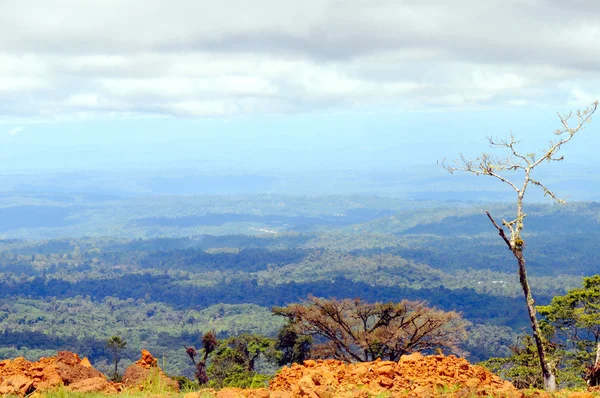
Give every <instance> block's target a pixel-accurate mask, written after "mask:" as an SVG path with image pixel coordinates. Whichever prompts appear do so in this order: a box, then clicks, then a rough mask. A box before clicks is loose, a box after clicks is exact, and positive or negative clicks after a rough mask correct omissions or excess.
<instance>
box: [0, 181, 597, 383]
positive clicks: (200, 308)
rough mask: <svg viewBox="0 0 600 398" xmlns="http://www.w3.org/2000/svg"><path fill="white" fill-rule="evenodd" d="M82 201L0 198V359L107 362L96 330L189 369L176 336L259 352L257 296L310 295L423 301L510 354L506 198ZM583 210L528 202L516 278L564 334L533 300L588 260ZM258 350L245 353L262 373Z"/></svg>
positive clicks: (260, 303)
mask: <svg viewBox="0 0 600 398" xmlns="http://www.w3.org/2000/svg"><path fill="white" fill-rule="evenodd" d="M94 199H95V200H92V199H91V198H90V197H89V195H88V196H86V195H78V194H60V195H59V194H56V195H50V194H44V195H39V194H33V193H29V194H25V193H23V194H17V193H15V194H5V195H4V196H2V197H0V220H1V221H0V237H1V238H2V239H1V240H0V359H3V358H13V357H16V356H25V357H26V358H28V359H37V358H39V357H40V356H49V355H53V354H54V353H55V352H56V351H57V350H71V351H74V352H77V353H78V354H79V355H81V356H88V357H89V359H90V361H91V362H92V363H93V364H94V366H95V367H97V368H98V369H100V370H101V371H103V372H105V373H106V374H109V373H110V372H111V367H112V366H113V365H112V360H113V357H112V355H111V352H110V350H109V349H108V348H107V345H106V342H107V340H108V339H109V338H111V336H119V337H121V338H122V339H123V340H124V341H126V343H127V344H126V345H125V346H124V348H123V352H122V358H123V359H122V360H121V361H120V363H119V368H124V367H125V366H127V365H128V364H129V363H131V362H132V361H135V360H136V359H137V358H138V357H139V351H140V350H141V349H142V348H146V349H148V350H150V351H151V352H152V353H153V354H154V355H155V356H157V358H160V360H161V366H164V368H165V369H166V371H167V372H168V373H169V374H172V375H184V376H186V377H190V378H193V376H194V372H195V368H194V365H193V363H192V361H190V357H189V353H186V350H185V349H184V348H183V346H188V347H196V348H197V349H200V347H202V344H203V341H202V340H203V337H204V336H206V334H207V333H209V332H211V331H214V332H215V335H216V338H217V339H218V340H219V341H220V342H224V343H223V344H234V345H235V344H237V342H235V341H234V342H232V341H230V340H227V339H230V338H235V337H236V336H263V337H265V338H270V339H272V340H269V341H271V342H270V343H269V342H267V343H265V342H264V341H263V342H261V343H260V344H259V343H257V342H254V343H253V344H255V345H254V346H259V347H262V348H261V350H260V352H261V353H263V354H265V356H264V358H263V359H265V358H267V356H268V355H267V354H266V353H268V352H270V351H269V350H271V348H273V347H275V346H274V345H273V344H275V343H274V341H276V339H277V336H278V334H280V333H281V330H282V328H283V327H284V326H285V319H284V318H283V317H281V316H276V315H275V314H273V312H272V309H273V307H281V306H286V305H290V304H293V303H301V302H306V300H308V299H309V297H312V296H314V297H321V298H329V299H334V298H335V299H346V298H348V299H355V298H360V299H361V300H363V301H365V302H370V303H376V302H384V303H386V302H401V301H402V300H413V301H423V302H425V303H426V304H427V305H428V306H429V307H433V308H436V309H439V310H443V311H456V312H458V313H459V314H460V315H461V317H462V319H464V320H465V321H466V323H465V330H466V333H467V335H466V336H467V337H466V338H465V339H463V340H462V341H461V342H460V344H459V346H460V347H459V348H460V350H461V352H462V353H464V355H466V356H467V358H468V359H469V360H470V361H472V362H480V361H488V360H490V358H495V359H494V360H493V361H495V362H493V363H490V366H492V367H493V366H496V369H497V370H498V371H499V372H500V371H501V370H502V369H503V367H504V368H505V367H506V362H502V360H501V359H499V358H508V359H505V361H509V360H511V361H514V360H515V352H517V354H518V355H521V356H523V355H525V354H523V353H524V352H526V349H527V344H528V341H527V337H526V333H527V331H528V321H527V315H526V311H525V306H524V305H523V297H522V292H521V290H520V285H519V282H518V277H517V273H516V268H515V267H516V264H515V263H514V261H513V260H514V259H513V258H512V257H511V253H510V251H508V250H507V249H506V246H504V243H503V242H502V240H501V239H500V238H499V237H498V235H497V231H495V229H494V227H493V226H492V225H491V224H490V222H489V220H488V219H487V217H486V216H485V211H486V210H489V211H490V212H493V213H494V214H495V215H496V216H497V217H498V218H502V217H503V216H504V215H506V214H508V212H509V211H510V206H509V205H508V204H505V203H463V202H431V201H412V202H411V201H406V200H405V199H394V198H381V197H367V196H321V197H287V196H274V195H261V196H244V197H225V196H222V197H214V196H194V195H189V196H158V197H131V198H114V197H98V198H94ZM599 223H600V203H597V202H575V203H570V204H567V205H560V206H559V205H545V204H529V205H528V218H527V225H526V228H525V230H524V236H525V238H526V242H527V247H526V248H525V251H526V254H527V258H528V270H529V274H530V283H531V286H532V290H533V294H534V296H535V299H536V305H538V306H546V307H543V308H545V312H544V311H542V313H543V314H544V316H545V318H544V319H547V324H548V330H549V332H548V333H552V336H556V339H557V340H556V341H559V342H562V343H564V344H567V342H568V341H570V340H569V339H568V337H566V336H567V335H566V334H565V333H566V331H565V330H563V329H561V327H559V326H560V325H558V324H556V322H558V321H557V318H556V316H555V314H554V315H553V312H552V311H551V310H550V309H549V307H548V306H551V303H554V302H553V301H552V300H553V298H555V297H557V296H562V295H565V294H566V293H567V292H568V291H571V290H573V289H577V288H581V286H582V283H583V281H584V280H583V278H584V277H587V276H592V275H595V274H599V273H600V263H599V262H598V261H597V258H599V257H600V248H599V247H598V245H597V242H598V241H599V238H600V225H599ZM540 308H542V307H540ZM553 317H554V318H553ZM553 322H554V323H553ZM555 324H556V325H555ZM552 325H555V326H552ZM280 337H281V336H280ZM248 338H249V337H248ZM257 341H258V340H257ZM261 341H262V340H261ZM529 343H530V342H529ZM261 344H262V345H261ZM565 347H566V346H565ZM273 349H274V348H273ZM565 349H566V348H565ZM582 349H584V351H585V350H587V351H586V352H591V350H592V348H590V347H584V348H582ZM220 350H221V351H219V349H217V351H215V352H227V350H226V349H225V348H223V347H221V348H220ZM519 350H521V351H519ZM213 355H216V354H214V353H213ZM223 355H224V354H223ZM270 355H271V356H272V358H271V359H273V358H274V359H273V360H274V361H275V362H274V363H279V362H277V361H278V360H279V359H280V358H279V359H278V358H276V357H277V355H275V354H273V353H272V352H271V354H270ZM573 355H574V354H573ZM525 356H526V355H525ZM261 358H262V357H261ZM222 359H223V357H222V356H218V355H217V356H215V361H217V360H222ZM522 359H523V358H522ZM208 360H209V363H210V361H211V359H210V357H209V359H208ZM586 360H589V358H588V359H586ZM265 361H266V359H265ZM265 361H263V362H264V363H260V364H259V365H257V366H258V367H259V368H260V367H261V366H262V368H261V369H266V370H265V371H273V369H274V368H273V367H274V366H275V365H273V364H269V363H267V362H268V361H266V362H265ZM523 361H526V358H525V359H523ZM259 362H260V361H259ZM253 366H254V365H253ZM569 377H571V376H569ZM564 380H567V378H566V376H565V378H564ZM569 380H571V379H569Z"/></svg>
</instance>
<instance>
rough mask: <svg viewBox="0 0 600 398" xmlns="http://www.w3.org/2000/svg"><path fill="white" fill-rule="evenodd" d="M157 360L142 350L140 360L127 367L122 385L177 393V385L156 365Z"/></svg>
mask: <svg viewBox="0 0 600 398" xmlns="http://www.w3.org/2000/svg"><path fill="white" fill-rule="evenodd" d="M157 362H158V361H157V360H156V358H154V357H153V356H152V354H150V352H148V351H147V350H142V356H141V358H140V359H139V360H138V361H137V362H136V363H134V364H133V365H131V366H129V367H128V368H127V369H126V370H125V373H124V374H123V384H124V385H125V386H126V387H133V388H137V389H140V390H143V389H144V388H150V387H161V389H163V388H166V389H168V390H172V391H179V383H177V381H175V380H173V379H171V378H170V377H168V376H167V375H166V374H165V373H164V372H163V371H162V370H161V369H160V368H159V367H158V365H157Z"/></svg>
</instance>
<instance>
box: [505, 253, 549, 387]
mask: <svg viewBox="0 0 600 398" xmlns="http://www.w3.org/2000/svg"><path fill="white" fill-rule="evenodd" d="M513 253H514V255H515V257H516V258H517V261H518V262H519V282H521V287H522V288H523V294H524V295H525V302H526V304H527V313H528V314H529V322H530V323H531V330H532V331H533V339H534V341H535V345H536V347H537V351H538V356H539V358H540V366H541V368H542V376H543V377H544V389H545V390H546V391H555V390H556V377H555V376H554V374H553V373H552V370H550V367H549V366H548V361H547V360H546V350H545V349H544V344H543V339H542V335H541V332H540V326H539V324H538V321H537V317H536V316H535V314H536V311H535V301H534V300H533V297H532V295H531V290H530V289H529V282H528V281H527V271H526V270H525V259H524V258H523V252H522V251H521V249H514V250H513Z"/></svg>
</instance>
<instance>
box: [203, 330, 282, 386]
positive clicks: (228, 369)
mask: <svg viewBox="0 0 600 398" xmlns="http://www.w3.org/2000/svg"><path fill="white" fill-rule="evenodd" d="M280 356H281V352H280V351H278V350H277V349H276V348H275V340H274V339H271V338H268V337H264V336H259V335H255V334H248V333H244V334H241V335H239V336H233V337H230V338H228V339H227V340H222V341H221V342H220V343H219V345H218V346H217V348H216V349H215V351H214V353H213V355H212V359H211V363H210V366H209V367H208V370H207V373H208V375H209V377H210V385H211V387H216V388H223V387H239V388H257V387H264V385H265V384H266V381H267V380H268V378H269V375H267V374H261V373H259V371H258V370H257V362H258V361H259V359H261V360H266V361H267V362H269V363H271V364H273V365H275V363H276V362H277V360H278V359H279V357H280Z"/></svg>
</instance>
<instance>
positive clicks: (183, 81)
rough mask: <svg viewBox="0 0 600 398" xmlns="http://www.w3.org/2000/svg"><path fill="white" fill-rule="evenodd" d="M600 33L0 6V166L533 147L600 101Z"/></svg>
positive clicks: (213, 10) (503, 3)
mask: <svg viewBox="0 0 600 398" xmlns="http://www.w3.org/2000/svg"><path fill="white" fill-rule="evenodd" d="M599 20H600V7H598V5H597V1H596V0H573V1H570V2H565V1H558V0H518V1H517V0H486V1H479V0H454V1H447V0H419V1H413V0H405V1H402V0H343V1H327V0H305V1H302V2H300V1H290V0H253V1H248V0H220V1H218V2H215V1H205V0H173V1H164V0H163V1H158V0H139V1H138V0H128V1H116V0H102V1H96V0H87V1H78V0H74V1H70V0H55V1H52V2H47V1H46V2H42V1H33V0H20V1H11V0H0V26H2V34H1V35H0V164H3V165H4V166H3V168H4V170H6V171H9V170H37V171H50V170H61V171H65V170H66V171H71V170H104V169H112V170H115V169H136V168H137V169H157V170H161V169H168V168H173V169H177V168H194V169H197V170H199V171H203V170H204V171H211V172H212V171H215V170H221V171H230V172H236V171H237V172H244V171H265V170H267V171H268V170H271V171H273V170H299V169H302V170H322V169H324V170H336V169H339V170H353V169H362V170H367V169H377V170H380V169H381V170H385V169H398V168H403V167H406V166H407V165H421V164H434V163H435V161H436V160H438V159H440V158H441V157H443V156H448V157H453V156H454V155H455V154H458V152H466V153H471V152H472V153H475V152H478V151H481V150H486V149H487V148H486V146H485V135H486V134H494V135H500V136H502V135H506V134H508V133H509V132H510V131H513V132H515V133H516V134H517V136H518V137H519V138H522V139H523V141H524V144H530V146H529V148H531V147H533V150H537V149H541V147H542V146H544V143H546V142H547V141H549V140H550V139H551V138H552V136H551V132H552V131H553V130H554V129H555V128H557V127H559V125H558V123H559V119H558V117H557V116H556V112H561V113H564V112H567V111H569V110H572V109H577V108H580V107H584V106H586V105H588V104H589V103H591V102H592V101H594V100H596V99H598V98H600V75H599V74H598V73H597V72H598V70H600V57H599V56H598V53H599V50H600V44H599V43H600V24H599V23H598V21H599ZM588 132H589V134H587V133H588ZM599 132H600V131H599V129H598V128H597V127H595V126H594V124H592V125H590V128H589V129H588V131H587V132H586V134H587V136H585V137H582V138H581V140H580V142H574V143H573V149H572V154H574V155H575V158H576V159H578V160H579V161H593V160H594V158H595V157H594V156H593V154H590V151H589V148H590V147H592V146H595V145H598V144H600V139H598V138H597V137H598V133H599ZM594 133H595V134H594Z"/></svg>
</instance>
